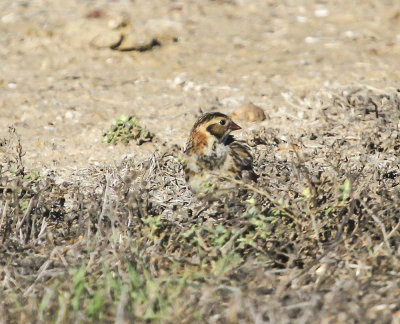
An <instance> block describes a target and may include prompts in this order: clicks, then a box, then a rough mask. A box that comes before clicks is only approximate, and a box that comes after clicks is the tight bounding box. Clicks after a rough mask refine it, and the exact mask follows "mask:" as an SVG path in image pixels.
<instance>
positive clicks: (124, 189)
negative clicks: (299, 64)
mask: <svg viewBox="0 0 400 324" xmlns="http://www.w3.org/2000/svg"><path fill="white" fill-rule="evenodd" d="M286 99H287V100H288V101H290V103H291V104H293V105H299V106H302V108H304V107H309V109H308V110H306V111H309V114H305V115H304V116H303V118H304V119H305V120H307V122H308V124H309V125H310V127H309V128H308V129H306V130H301V129H299V132H298V134H297V136H285V134H282V133H279V132H278V131H277V130H274V129H257V131H255V132H254V133H253V134H250V135H249V144H250V145H251V146H252V147H253V148H254V155H255V156H256V170H257V172H258V173H259V174H260V181H259V182H258V183H257V185H249V184H241V185H240V190H239V191H238V192H235V193H234V194H232V197H225V198H224V199H223V200H221V201H218V202H213V203H205V202H202V201H198V200H197V199H196V198H195V197H194V196H192V194H191V193H190V192H189V191H188V190H187V188H186V185H185V182H184V179H183V175H182V171H181V166H180V164H179V162H178V160H179V155H180V150H179V149H178V148H172V149H171V148H169V149H168V150H166V151H165V152H155V153H154V155H153V156H151V158H149V159H148V160H146V161H134V160H124V161H122V162H121V164H120V165H117V166H107V167H103V168H91V169H86V170H80V171H79V172H77V173H76V174H74V176H73V177H72V178H71V179H68V180H65V179H63V178H62V177H60V176H59V175H57V174H56V173H54V172H52V171H48V172H47V173H46V174H41V175H40V176H39V175H38V174H37V173H32V172H28V170H25V169H24V167H23V152H22V150H21V148H20V146H19V145H18V136H17V135H16V133H15V132H13V131H11V132H10V136H9V138H6V139H4V140H3V141H2V143H1V147H0V149H2V151H3V153H4V154H3V156H4V160H3V161H2V169H1V178H0V182H1V183H0V193H1V196H0V239H1V242H2V244H1V246H0V283H1V285H0V321H3V322H7V323H17V322H28V321H29V322H36V321H39V322H43V321H44V322H57V323H63V322H94V321H101V322H105V323H108V322H117V323H125V322H132V321H136V322H170V323H188V322H199V323H204V322H207V323H237V322H243V323H244V322H246V323H248V322H256V323H261V322H263V321H264V322H271V323H277V322H279V323H289V322H299V323H303V322H307V323H308V322H322V323H335V322H346V323H356V322H358V323H375V322H377V321H379V322H383V323H390V322H391V321H393V323H398V321H399V320H400V301H399V298H398V296H399V294H400V276H399V273H400V259H399V257H400V250H399V243H400V234H399V227H400V225H399V224H400V219H399V215H400V203H399V201H400V199H399V198H400V190H399V181H398V174H399V167H398V166H399V149H400V144H399V124H398V121H399V117H400V116H399V115H400V96H399V94H398V93H397V92H396V91H395V90H385V91H383V90H377V89H370V88H368V87H365V86H359V87H347V88H345V89H325V90H321V92H320V93H317V94H315V95H314V96H310V97H306V98H303V99H300V98H290V97H287V98H286ZM396 321H397V322H396Z"/></svg>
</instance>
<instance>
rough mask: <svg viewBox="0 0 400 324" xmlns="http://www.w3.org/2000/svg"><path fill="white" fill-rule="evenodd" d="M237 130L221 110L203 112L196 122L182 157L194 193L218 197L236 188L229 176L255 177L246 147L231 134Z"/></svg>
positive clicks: (250, 156) (239, 177) (237, 126)
mask: <svg viewBox="0 0 400 324" xmlns="http://www.w3.org/2000/svg"><path fill="white" fill-rule="evenodd" d="M239 129H241V127H240V126H239V125H238V124H236V123H235V122H234V121H233V120H232V119H231V118H230V117H228V116H227V115H225V114H223V113H220V112H209V113H205V114H203V115H202V116H201V117H200V118H199V119H198V120H197V121H196V122H195V124H194V126H193V128H192V129H191V131H190V135H189V139H188V141H187V143H186V147H185V149H184V159H183V160H184V163H183V170H184V172H185V179H186V182H187V183H188V185H189V187H190V189H191V190H192V191H193V192H194V193H195V194H202V195H209V196H215V197H218V196H220V194H222V193H224V192H227V191H230V190H231V189H232V188H235V187H237V185H236V184H237V181H236V182H234V181H230V179H236V180H241V179H244V177H245V178H246V179H247V178H249V179H251V180H253V181H256V180H257V175H256V174H255V173H254V171H253V157H252V155H251V154H250V152H249V148H248V147H247V146H246V144H245V143H244V142H242V141H238V140H235V138H234V137H233V136H232V135H231V132H232V131H236V130H239Z"/></svg>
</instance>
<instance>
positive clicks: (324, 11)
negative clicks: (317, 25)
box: [314, 8, 329, 18]
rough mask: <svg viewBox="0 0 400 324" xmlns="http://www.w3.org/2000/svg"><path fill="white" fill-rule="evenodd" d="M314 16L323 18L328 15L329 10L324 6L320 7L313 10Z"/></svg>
mask: <svg viewBox="0 0 400 324" xmlns="http://www.w3.org/2000/svg"><path fill="white" fill-rule="evenodd" d="M314 15H315V17H319V18H323V17H327V16H328V15H329V11H328V9H326V8H320V9H317V10H315V11H314Z"/></svg>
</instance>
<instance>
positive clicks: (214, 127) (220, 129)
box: [207, 123, 227, 139]
mask: <svg viewBox="0 0 400 324" xmlns="http://www.w3.org/2000/svg"><path fill="white" fill-rule="evenodd" d="M226 130H227V128H226V126H222V125H220V124H219V123H218V124H211V125H209V126H208V127H207V131H208V132H209V133H210V134H211V135H214V136H215V137H216V138H218V139H220V138H222V136H224V134H225V133H226Z"/></svg>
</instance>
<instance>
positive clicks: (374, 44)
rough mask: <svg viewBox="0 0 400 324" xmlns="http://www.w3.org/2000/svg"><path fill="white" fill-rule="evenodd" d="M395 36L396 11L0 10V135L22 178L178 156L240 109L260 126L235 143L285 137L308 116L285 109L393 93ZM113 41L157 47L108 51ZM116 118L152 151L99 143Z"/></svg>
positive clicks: (216, 4)
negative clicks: (354, 94) (255, 114)
mask: <svg viewBox="0 0 400 324" xmlns="http://www.w3.org/2000/svg"><path fill="white" fill-rule="evenodd" d="M399 23H400V4H398V3H397V2H395V1H392V2H391V1H385V2H377V1H363V2H359V1H335V2H334V3H333V2H332V3H329V2H318V1H301V2H299V1H278V2H276V1H241V0H238V1H205V0H202V1H158V0H157V1H145V0H139V1H124V0H117V1H74V0H66V1H46V0H35V1H10V0H3V1H1V3H0V95H1V97H0V125H1V135H3V133H5V132H7V128H8V126H11V125H14V126H15V127H16V129H17V132H18V134H19V135H20V136H21V143H22V147H23V149H24V151H26V155H25V157H24V162H25V164H26V165H27V166H28V167H31V168H38V169H56V170H58V171H60V172H65V171H68V170H69V171H71V170H74V169H76V168H80V167H86V166H88V165H93V164H110V163H114V162H118V161H120V160H121V159H122V157H123V156H124V155H127V154H128V155H131V156H132V155H133V156H135V157H136V158H138V159H141V158H142V157H144V156H148V155H149V154H150V153H151V152H153V151H154V149H157V148H158V147H160V146H161V145H165V144H166V145H173V144H178V145H183V144H184V142H185V139H186V137H187V134H188V131H189V130H190V128H191V126H192V124H193V122H194V120H195V118H196V116H198V114H199V112H200V110H201V111H208V110H218V111H221V112H224V113H231V112H232V111H233V110H234V109H235V108H237V107H238V106H240V105H241V104H242V103H245V102H249V101H251V102H253V103H255V104H257V105H259V106H260V107H262V108H264V109H265V111H266V114H267V116H268V118H267V119H266V120H265V121H264V122H262V123H259V124H245V125H244V126H245V127H244V131H243V132H244V135H245V134H246V132H248V131H250V130H251V129H257V127H260V126H265V127H279V128H280V129H281V130H282V133H283V134H296V132H298V130H299V128H308V127H310V125H309V124H307V123H308V121H307V120H306V119H304V118H303V116H304V114H312V113H313V108H315V107H312V106H311V107H309V108H310V109H307V110H304V108H301V107H300V106H298V105H296V104H295V103H296V100H307V98H308V97H312V96H313V95H314V94H315V93H318V92H319V91H321V89H335V88H340V87H344V86H349V85H354V84H363V85H368V86H371V87H376V88H380V89H382V88H388V87H390V88H395V87H397V86H398V80H399V77H400V60H399V54H400V26H399ZM121 26H122V27H121ZM122 34H124V35H125V36H126V35H128V36H129V37H128V38H131V39H133V43H135V42H136V43H139V44H142V43H143V42H144V43H145V42H146V37H147V38H150V39H153V38H154V39H157V40H158V42H159V43H161V46H154V47H152V48H150V49H148V50H147V51H136V50H132V51H118V50H112V49H110V48H109V47H110V46H111V45H112V44H113V42H114V43H115V39H117V40H118V39H119V35H122ZM136 43H135V44H136ZM110 44H111V45H110ZM128 47H129V46H128ZM121 114H132V115H135V116H137V117H138V118H139V119H140V122H141V124H142V125H143V126H145V127H147V128H148V129H150V130H151V131H152V132H154V133H155V134H156V135H157V137H158V140H157V141H155V142H154V143H150V144H144V145H142V146H137V145H136V144H134V143H132V144H129V145H128V146H123V145H120V146H116V147H112V146H108V145H105V144H104V143H102V141H101V139H102V135H103V133H104V132H105V130H106V129H107V128H108V127H109V125H110V124H111V122H112V120H113V119H114V118H116V117H119V116H120V115H121ZM242 124H244V123H242ZM241 135H243V134H241Z"/></svg>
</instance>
